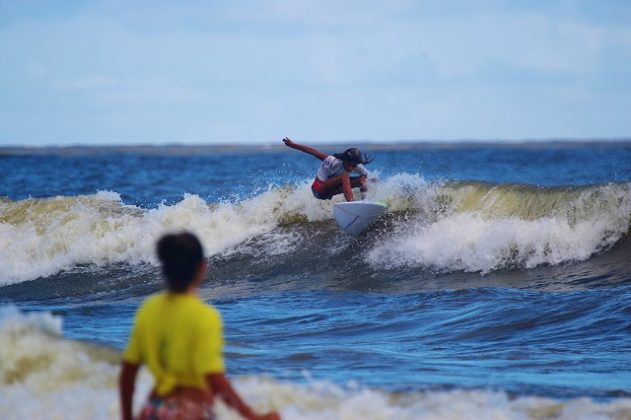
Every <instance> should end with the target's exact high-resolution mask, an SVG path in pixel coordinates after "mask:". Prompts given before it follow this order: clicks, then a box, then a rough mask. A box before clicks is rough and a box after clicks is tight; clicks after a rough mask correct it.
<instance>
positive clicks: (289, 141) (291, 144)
mask: <svg viewBox="0 0 631 420" xmlns="http://www.w3.org/2000/svg"><path fill="white" fill-rule="evenodd" d="M283 143H285V144H286V145H287V146H288V147H291V148H292V149H296V150H300V151H301V152H305V153H309V154H310V155H313V156H315V157H317V158H318V159H320V160H324V159H326V158H327V157H329V155H327V154H326V153H322V152H321V151H319V150H316V149H314V148H313V147H309V146H305V145H303V144H298V143H294V141H293V140H292V139H290V138H289V137H285V138H284V139H283Z"/></svg>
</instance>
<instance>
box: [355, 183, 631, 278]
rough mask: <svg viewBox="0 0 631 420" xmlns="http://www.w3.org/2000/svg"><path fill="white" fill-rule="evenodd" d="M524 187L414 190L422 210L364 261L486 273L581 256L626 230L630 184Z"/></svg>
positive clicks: (630, 204)
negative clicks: (553, 188)
mask: <svg viewBox="0 0 631 420" xmlns="http://www.w3.org/2000/svg"><path fill="white" fill-rule="evenodd" d="M412 181H414V180H413V179H412ZM408 183H410V182H409V181H408ZM528 188H530V189H529V190H526V191H519V190H520V189H521V190H523V189H525V187H520V186H516V187H510V186H508V187H491V186H487V185H483V184H481V185H476V184H466V185H463V186H458V185H456V186H453V185H442V186H440V187H438V186H437V185H429V186H426V187H425V188H422V187H421V186H419V188H416V189H413V191H415V192H416V194H415V196H414V201H415V203H416V205H417V206H418V207H419V209H420V210H418V211H417V213H416V214H414V215H413V216H412V217H406V218H404V219H403V220H401V221H399V222H397V223H396V224H395V227H394V229H393V231H392V233H391V234H390V235H389V236H387V237H385V238H382V240H381V241H380V242H379V244H378V245H377V246H375V247H374V248H373V249H372V250H371V251H370V252H369V253H368V254H367V257H366V259H367V261H368V262H369V263H370V264H372V265H373V266H378V267H386V268H390V269H393V268H397V267H403V266H432V267H438V268H441V269H444V270H447V271H455V270H464V271H472V272H474V271H480V272H482V273H486V272H489V271H493V270H498V269H504V268H510V267H525V268H532V267H535V266H538V265H542V264H551V265H555V264H560V263H564V262H570V261H585V260H587V259H589V258H590V257H591V256H592V255H594V254H595V253H598V252H601V251H603V250H607V249H608V248H609V247H611V246H612V245H613V244H615V243H616V242H617V241H618V240H619V239H620V238H621V237H622V236H623V235H625V234H627V233H628V230H629V224H630V219H631V186H630V185H629V184H626V185H607V186H602V187H593V188H587V189H583V190H569V191H565V190H559V191H549V190H543V189H541V190H537V189H534V188H533V187H528ZM515 190H518V191H517V192H516V191H515ZM400 202H401V200H398V203H400ZM410 207H412V206H410ZM542 215H543V216H542Z"/></svg>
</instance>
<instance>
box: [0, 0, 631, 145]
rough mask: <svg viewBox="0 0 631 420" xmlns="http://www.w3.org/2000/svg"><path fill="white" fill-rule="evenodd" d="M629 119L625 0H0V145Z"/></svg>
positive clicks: (628, 9)
mask: <svg viewBox="0 0 631 420" xmlns="http://www.w3.org/2000/svg"><path fill="white" fill-rule="evenodd" d="M284 136H290V137H293V138H295V139H298V140H302V141H311V142H334V141H343V140H372V141H401V140H468V139H485V140H523V139H549V138H581V139H583V138H623V137H626V138H628V137H631V2H629V1H626V0H619V1H615V0H609V1H607V0H605V1H591V0H589V1H588V0H586V1H537V0H531V1H494V0H486V1H473V0H470V1H465V0H461V1H458V0H455V1H420V0H419V1H398V0H393V1H382V0H381V1H371V0H366V1H355V0H348V1H328V0H322V1H301V0H297V1H274V0H270V1H224V2H213V1H182V2H172V1H159V0H156V1H134V2H131V1H80V0H74V1H73V0H70V1H63V2H60V1H50V2H46V1H28V0H26V1H9V0H0V145H1V144H12V145H44V144H45V145H49V144H52V145H60V144H115V143H117V144H120V143H156V144H159V143H257V144H258V143H273V142H278V141H280V139H281V138H282V137H284Z"/></svg>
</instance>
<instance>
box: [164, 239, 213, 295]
mask: <svg viewBox="0 0 631 420" xmlns="http://www.w3.org/2000/svg"><path fill="white" fill-rule="evenodd" d="M157 252H158V259H159V260H160V262H161V263H162V272H163V273H164V275H165V277H166V283H167V288H168V289H169V291H171V292H175V293H182V292H185V291H187V289H188V288H189V287H190V286H191V284H192V283H193V282H194V281H195V280H197V279H199V277H200V276H203V273H204V270H205V268H206V267H205V261H204V250H203V249H202V244H201V243H200V242H199V239H197V237H196V236H195V235H193V234H192V233H188V232H182V233H170V234H167V235H164V236H163V237H162V238H160V240H159V241H158V245H157Z"/></svg>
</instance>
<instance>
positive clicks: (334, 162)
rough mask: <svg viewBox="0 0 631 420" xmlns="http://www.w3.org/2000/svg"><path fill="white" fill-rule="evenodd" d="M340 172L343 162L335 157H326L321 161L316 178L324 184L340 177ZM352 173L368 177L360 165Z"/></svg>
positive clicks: (342, 170) (342, 168) (342, 169)
mask: <svg viewBox="0 0 631 420" xmlns="http://www.w3.org/2000/svg"><path fill="white" fill-rule="evenodd" d="M342 172H344V161H343V160H342V159H338V158H336V157H335V156H328V157H327V158H326V159H324V160H323V161H322V164H321V165H320V168H319V169H318V174H317V177H318V179H319V180H320V181H322V182H324V181H326V180H328V179H330V178H333V177H335V176H338V175H342ZM353 172H356V173H358V174H360V175H363V176H368V171H367V170H366V168H364V165H362V164H361V163H359V164H357V166H356V167H355V169H354V170H353Z"/></svg>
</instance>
